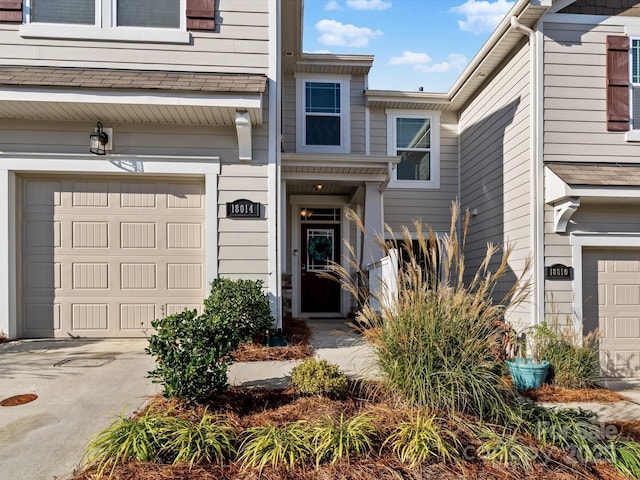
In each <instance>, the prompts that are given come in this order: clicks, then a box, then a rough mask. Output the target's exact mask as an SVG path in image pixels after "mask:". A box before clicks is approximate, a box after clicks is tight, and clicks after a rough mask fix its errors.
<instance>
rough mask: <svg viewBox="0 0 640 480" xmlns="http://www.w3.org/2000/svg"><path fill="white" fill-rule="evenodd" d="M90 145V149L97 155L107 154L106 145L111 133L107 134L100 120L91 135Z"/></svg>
mask: <svg viewBox="0 0 640 480" xmlns="http://www.w3.org/2000/svg"><path fill="white" fill-rule="evenodd" d="M89 139H90V145H89V151H90V152H91V153H95V154H96V155H104V154H106V153H107V152H106V146H107V143H108V142H109V135H107V134H106V133H105V132H104V130H103V128H102V123H100V122H98V123H97V124H96V128H95V130H94V132H93V133H92V134H91V135H89Z"/></svg>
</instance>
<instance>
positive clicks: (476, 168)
mask: <svg viewBox="0 0 640 480" xmlns="http://www.w3.org/2000/svg"><path fill="white" fill-rule="evenodd" d="M529 63H530V62H529V46H528V44H526V43H524V44H521V45H520V46H519V47H518V48H517V49H516V50H514V52H513V54H512V56H510V57H509V58H507V59H506V60H505V62H504V63H503V64H502V66H501V67H499V68H498V69H497V70H496V71H495V72H494V74H493V76H492V77H491V78H490V79H489V80H488V81H487V83H486V85H485V86H484V87H483V88H482V89H481V90H480V91H479V92H478V93H477V95H476V96H475V98H474V99H473V100H471V102H470V103H469V104H468V105H467V106H466V107H465V108H464V109H463V110H462V111H461V112H460V174H461V177H460V183H461V205H462V207H463V208H464V209H466V208H469V209H472V210H476V209H477V215H476V216H474V217H472V218H471V222H470V226H469V232H468V233H469V234H468V237H467V247H466V249H465V252H466V260H467V275H469V276H470V275H473V274H474V273H475V272H476V270H477V268H478V266H479V265H480V263H481V262H482V260H483V259H484V256H485V254H486V250H487V243H489V242H491V243H493V244H511V245H512V246H513V252H512V255H511V257H510V260H509V270H510V271H509V272H508V273H507V275H505V277H503V279H504V280H503V281H502V282H501V284H500V285H499V289H498V291H496V295H495V296H496V299H501V298H502V296H503V295H504V294H505V293H506V291H507V290H508V289H509V287H510V286H511V285H512V284H513V282H514V281H515V279H516V278H517V277H518V276H520V275H521V273H522V271H523V268H524V265H525V262H526V259H527V258H528V257H529V256H530V252H531V240H530V236H531V230H530V225H531V221H532V219H531V217H530V204H529V202H530V200H529V195H530V185H531V176H530V172H529V162H530V135H531V134H530V114H531V106H530V74H529ZM498 261H499V259H498V258H496V259H495V260H494V263H493V265H494V266H493V267H492V268H493V269H495V265H496V264H497V262H498ZM529 310H530V305H528V304H527V305H523V306H522V307H521V308H520V309H518V311H516V312H511V315H510V320H512V321H514V322H517V323H520V324H524V323H527V322H528V321H529V316H528V315H529Z"/></svg>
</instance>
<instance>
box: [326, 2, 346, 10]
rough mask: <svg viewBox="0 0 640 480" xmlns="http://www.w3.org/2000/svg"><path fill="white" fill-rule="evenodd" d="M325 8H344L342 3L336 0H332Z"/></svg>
mask: <svg viewBox="0 0 640 480" xmlns="http://www.w3.org/2000/svg"><path fill="white" fill-rule="evenodd" d="M324 9H325V10H342V7H341V6H340V4H339V3H338V2H336V0H330V1H329V2H327V4H326V5H325V6H324Z"/></svg>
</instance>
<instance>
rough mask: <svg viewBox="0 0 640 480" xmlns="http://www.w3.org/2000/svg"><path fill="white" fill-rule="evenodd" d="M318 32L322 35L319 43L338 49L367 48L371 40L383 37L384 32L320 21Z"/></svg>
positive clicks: (334, 21)
mask: <svg viewBox="0 0 640 480" xmlns="http://www.w3.org/2000/svg"><path fill="white" fill-rule="evenodd" d="M316 30H317V31H318V32H319V33H320V38H318V41H319V42H320V43H322V44H324V45H331V46H336V47H356V48H358V47H366V46H367V45H368V44H369V40H373V39H375V38H379V37H381V36H382V31H380V30H371V29H370V28H367V27H356V26H355V25H351V24H346V25H345V24H343V23H340V22H338V21H336V20H327V19H324V20H320V21H319V22H318V23H316Z"/></svg>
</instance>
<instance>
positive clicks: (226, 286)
mask: <svg viewBox="0 0 640 480" xmlns="http://www.w3.org/2000/svg"><path fill="white" fill-rule="evenodd" d="M204 315H205V316H211V315H214V316H216V317H218V318H221V319H223V320H224V321H226V322H229V323H231V324H232V325H233V326H234V328H235V332H234V334H235V335H236V336H237V337H238V338H239V339H240V341H242V342H249V341H251V340H252V339H253V338H255V337H257V336H260V335H264V334H265V332H266V331H268V330H269V329H270V328H271V327H272V325H273V317H272V316H271V310H270V307H269V299H268V297H267V295H266V294H265V293H264V291H263V286H262V281H261V280H256V281H253V280H243V279H239V280H231V279H230V278H216V279H215V280H214V281H212V282H211V290H210V293H209V296H208V297H207V298H206V299H205V301H204Z"/></svg>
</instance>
